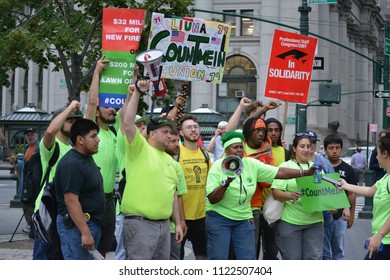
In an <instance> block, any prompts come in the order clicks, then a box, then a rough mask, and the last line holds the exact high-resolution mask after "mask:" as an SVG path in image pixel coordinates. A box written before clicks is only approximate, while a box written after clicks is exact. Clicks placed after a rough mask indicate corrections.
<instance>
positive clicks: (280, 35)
mask: <svg viewBox="0 0 390 280" xmlns="http://www.w3.org/2000/svg"><path fill="white" fill-rule="evenodd" d="M316 46H317V39H316V38H312V37H308V36H303V35H299V34H295V33H291V32H286V31H281V30H275V33H274V39H273V43H272V51H271V57H270V62H269V67H268V73H267V84H266V88H265V93H264V96H265V97H269V98H273V99H279V100H285V101H291V102H296V103H301V104H306V103H307V98H308V93H309V87H310V80H311V74H312V69H313V61H314V55H315V50H316Z"/></svg>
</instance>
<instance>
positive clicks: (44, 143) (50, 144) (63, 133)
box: [33, 100, 82, 260]
mask: <svg viewBox="0 0 390 280" xmlns="http://www.w3.org/2000/svg"><path fill="white" fill-rule="evenodd" d="M79 109H80V103H79V102H78V101H76V100H73V101H72V103H71V104H70V105H69V106H68V107H67V108H61V109H58V110H56V111H55V112H54V114H53V119H52V121H51V122H50V124H49V126H48V128H47V129H46V132H45V135H44V136H43V138H42V140H41V142H40V143H39V153H40V155H41V164H42V171H43V174H44V173H45V172H46V170H47V167H48V164H49V161H50V159H51V157H52V156H53V154H54V150H55V147H54V146H55V144H56V143H58V147H59V156H58V159H57V162H56V163H55V164H54V166H53V167H52V169H51V170H50V175H49V182H52V181H53V178H54V175H55V172H56V170H57V164H58V162H59V161H60V159H61V158H62V157H63V156H64V155H65V154H66V153H67V152H68V151H69V150H71V149H72V146H71V145H70V144H69V133H70V128H71V127H72V124H73V123H74V122H75V121H76V119H77V118H82V116H81V115H79V114H75V112H76V111H78V110H79ZM43 189H44V188H42V190H41V192H40V193H39V195H38V198H37V200H36V201H35V209H34V212H35V211H37V210H38V209H39V205H40V203H41V198H42V194H43ZM59 250H60V248H52V247H51V246H50V245H48V244H45V243H43V241H42V240H41V239H40V237H39V235H38V234H37V232H35V241H34V249H33V260H47V259H58V255H57V256H54V255H52V253H53V252H55V251H59Z"/></svg>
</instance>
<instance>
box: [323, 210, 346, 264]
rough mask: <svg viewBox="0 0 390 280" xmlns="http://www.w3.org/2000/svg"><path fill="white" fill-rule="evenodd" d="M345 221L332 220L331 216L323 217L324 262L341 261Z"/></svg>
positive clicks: (340, 219) (342, 257)
mask: <svg viewBox="0 0 390 280" xmlns="http://www.w3.org/2000/svg"><path fill="white" fill-rule="evenodd" d="M346 231H347V221H344V220H343V218H341V217H340V218H339V219H337V220H335V221H334V220H333V216H332V215H324V248H323V259H324V260H343V259H345V255H344V243H345V233H346Z"/></svg>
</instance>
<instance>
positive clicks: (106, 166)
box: [85, 57, 119, 257]
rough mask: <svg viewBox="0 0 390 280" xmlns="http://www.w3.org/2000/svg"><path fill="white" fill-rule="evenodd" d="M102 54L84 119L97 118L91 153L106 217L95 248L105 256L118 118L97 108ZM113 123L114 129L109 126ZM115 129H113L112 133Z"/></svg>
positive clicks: (111, 224) (112, 223) (111, 211)
mask: <svg viewBox="0 0 390 280" xmlns="http://www.w3.org/2000/svg"><path fill="white" fill-rule="evenodd" d="M107 62H108V60H105V59H104V57H102V58H100V59H99V60H98V61H97V63H96V67H95V71H94V73H93V77H92V82H91V86H90V88H89V97H88V106H87V111H86V113H85V118H86V119H90V120H92V121H96V123H97V125H98V126H99V128H100V131H99V135H98V137H99V139H100V143H99V151H98V152H97V153H96V154H94V155H93V159H94V161H95V162H96V164H97V166H99V167H100V173H101V174H102V176H103V186H104V193H105V197H106V201H105V203H106V208H105V219H104V226H103V231H102V237H101V240H100V244H99V247H98V248H97V249H98V251H99V252H100V254H101V255H102V256H103V257H105V256H106V253H107V252H108V251H109V250H110V249H111V247H112V244H113V242H114V232H115V199H114V192H113V191H114V185H115V177H116V170H117V167H118V161H117V158H116V154H115V149H116V148H115V147H116V141H117V138H116V134H117V132H118V131H119V118H118V119H117V118H116V112H115V109H114V108H112V107H99V106H96V105H97V104H98V95H99V78H100V73H101V72H102V71H104V70H105V69H106V65H105V63H107ZM110 126H113V127H114V129H111V128H110ZM114 131H115V132H114Z"/></svg>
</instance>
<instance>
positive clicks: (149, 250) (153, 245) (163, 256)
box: [124, 219, 171, 260]
mask: <svg viewBox="0 0 390 280" xmlns="http://www.w3.org/2000/svg"><path fill="white" fill-rule="evenodd" d="M124 246H125V250H126V259H127V260H169V255H170V251H171V235H170V232H169V221H168V220H165V221H149V220H143V221H139V220H132V219H125V220H124Z"/></svg>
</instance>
